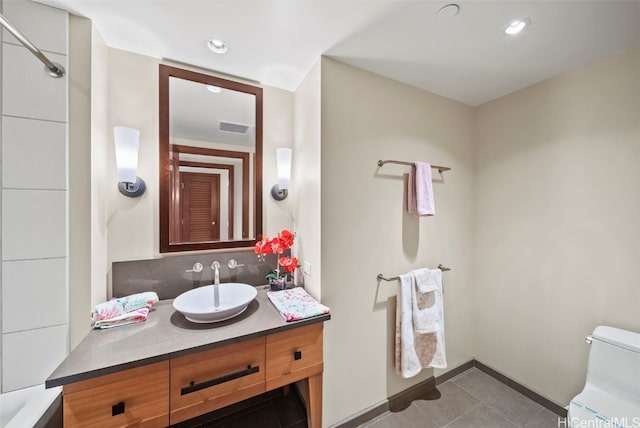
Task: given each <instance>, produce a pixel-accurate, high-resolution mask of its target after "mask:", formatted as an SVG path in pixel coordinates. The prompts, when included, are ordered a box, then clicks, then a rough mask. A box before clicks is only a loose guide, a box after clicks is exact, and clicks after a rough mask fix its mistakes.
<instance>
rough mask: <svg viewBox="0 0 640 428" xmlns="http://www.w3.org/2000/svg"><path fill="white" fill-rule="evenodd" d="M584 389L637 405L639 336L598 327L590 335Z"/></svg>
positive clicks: (639, 358)
mask: <svg viewBox="0 0 640 428" xmlns="http://www.w3.org/2000/svg"><path fill="white" fill-rule="evenodd" d="M591 338H592V339H593V340H592V342H591V349H590V351H589V363H588V367H587V382H586V385H585V389H586V388H587V387H589V386H590V387H593V388H597V389H601V390H604V391H607V392H608V393H609V394H612V395H614V396H620V398H622V399H624V400H629V401H631V402H635V403H638V402H640V334H639V333H634V332H631V331H627V330H621V329H619V328H614V327H607V326H598V327H596V328H595V330H594V331H593V334H592V335H591Z"/></svg>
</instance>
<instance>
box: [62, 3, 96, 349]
mask: <svg viewBox="0 0 640 428" xmlns="http://www.w3.org/2000/svg"><path fill="white" fill-rule="evenodd" d="M91 27H92V25H91V21H90V20H88V19H86V18H81V17H79V16H75V15H69V73H68V76H69V224H72V225H74V227H70V228H69V254H72V255H73V257H70V258H69V344H70V347H71V349H73V348H75V346H76V345H77V344H78V343H79V342H80V340H82V338H83V337H84V336H85V335H86V334H87V332H88V331H89V329H90V325H89V322H88V318H87V314H88V313H89V311H90V309H91V205H90V204H88V203H87V201H90V200H91V179H90V177H91V144H89V142H90V141H91ZM87 178H89V179H87Z"/></svg>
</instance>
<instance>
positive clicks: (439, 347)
mask: <svg viewBox="0 0 640 428" xmlns="http://www.w3.org/2000/svg"><path fill="white" fill-rule="evenodd" d="M415 288H416V285H415V278H414V275H413V274H412V273H408V274H404V275H400V282H399V285H398V296H397V300H396V340H395V342H396V349H395V369H396V372H397V373H398V374H399V375H400V376H402V377H403V378H409V377H413V376H415V375H417V374H418V373H420V371H422V369H423V368H426V367H437V368H446V367H447V361H446V357H445V343H444V325H442V328H443V329H442V331H439V332H436V333H427V334H422V333H418V332H416V331H415V330H414V325H413V302H412V301H413V294H414V290H415Z"/></svg>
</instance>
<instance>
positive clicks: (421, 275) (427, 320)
mask: <svg viewBox="0 0 640 428" xmlns="http://www.w3.org/2000/svg"><path fill="white" fill-rule="evenodd" d="M410 275H412V276H413V281H414V287H413V288H412V296H411V303H412V306H413V308H412V316H413V330H414V331H415V332H416V333H421V334H426V333H436V332H439V331H442V330H443V328H444V327H443V325H444V317H443V305H442V271H441V270H440V269H427V268H425V269H417V270H412V271H411V272H410Z"/></svg>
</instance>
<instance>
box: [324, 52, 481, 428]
mask: <svg viewBox="0 0 640 428" xmlns="http://www.w3.org/2000/svg"><path fill="white" fill-rule="evenodd" d="M321 71H322V73H321V80H322V89H321V90H322V101H321V102H322V129H321V132H322V148H321V150H322V165H321V172H322V190H321V193H322V219H321V221H322V301H323V303H326V304H327V305H328V306H329V307H330V308H331V310H332V319H331V321H329V322H328V323H327V324H326V326H325V377H324V388H325V389H324V391H325V393H324V420H325V423H326V424H328V425H330V424H333V423H335V422H337V421H339V420H341V419H343V418H346V417H348V416H350V415H352V414H353V413H356V412H358V411H361V410H362V409H364V408H367V407H369V406H372V405H375V404H377V403H379V402H381V401H384V400H385V399H386V398H387V397H389V396H391V395H393V394H395V393H397V392H400V391H401V390H403V389H405V388H407V387H409V386H411V385H413V384H415V383H416V382H417V381H420V380H424V379H426V378H427V377H428V376H430V375H432V374H433V371H432V370H425V371H424V372H423V373H422V374H421V375H419V376H417V377H415V378H412V379H410V380H403V379H401V378H400V377H398V376H397V375H396V374H395V372H394V368H393V357H392V352H393V349H394V346H393V336H394V313H395V297H394V296H395V294H396V287H397V284H396V283H395V282H389V283H388V282H381V283H380V284H378V282H377V280H376V275H377V274H378V273H383V274H385V275H389V276H394V275H398V274H401V273H404V272H406V271H408V270H410V269H415V268H420V267H423V266H430V267H435V266H436V265H437V264H438V263H443V264H445V265H448V266H450V267H451V268H452V269H453V270H452V271H451V272H448V273H446V274H445V279H444V282H445V288H446V294H445V323H446V334H447V336H446V337H447V352H448V355H447V356H448V362H449V369H451V368H454V367H456V366H458V365H460V364H462V363H465V362H467V361H469V360H471V359H472V358H473V349H472V348H473V346H472V345H473V302H472V295H473V294H472V293H473V292H472V290H473V285H474V284H473V282H472V276H471V270H470V267H471V249H470V245H469V244H470V242H471V237H472V211H471V209H472V139H471V131H472V129H471V127H472V109H471V108H470V107H468V106H465V105H463V104H460V103H457V102H454V101H451V100H448V99H445V98H442V97H439V96H436V95H433V94H430V93H427V92H424V91H420V90H417V89H415V88H414V87H411V86H408V85H405V84H401V83H398V82H395V81H393V80H390V79H387V78H384V77H381V76H378V75H375V74H372V73H369V72H366V71H363V70H360V69H357V68H354V67H351V66H348V65H345V64H342V63H340V62H337V61H334V60H331V59H328V58H323V59H322V70H321ZM378 159H399V160H407V161H412V160H420V161H428V162H431V163H434V164H441V165H447V166H450V167H452V171H450V172H447V173H445V174H444V178H443V179H442V180H439V179H436V181H435V183H434V193H435V199H436V215H435V216H434V217H427V218H417V217H412V216H408V215H407V214H405V208H404V202H403V201H404V196H403V193H404V188H405V186H404V182H403V175H404V174H406V173H407V172H408V170H407V167H405V166H398V165H387V166H384V167H383V168H380V169H379V168H378V166H377V164H376V162H377V160H378Z"/></svg>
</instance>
